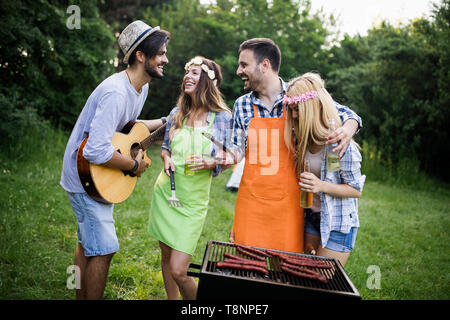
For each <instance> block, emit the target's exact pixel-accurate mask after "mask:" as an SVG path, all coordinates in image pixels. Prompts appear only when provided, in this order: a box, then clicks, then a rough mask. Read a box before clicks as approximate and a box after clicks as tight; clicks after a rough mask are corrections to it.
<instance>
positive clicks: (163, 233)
mask: <svg viewBox="0 0 450 320" xmlns="http://www.w3.org/2000/svg"><path fill="white" fill-rule="evenodd" d="M215 115H216V114H215V113H214V112H213V113H212V114H211V120H210V122H209V126H208V127H207V129H206V131H207V132H209V133H211V130H212V124H213V123H214V118H215ZM185 124H186V120H184V121H183V125H182V127H181V129H179V130H178V132H176V133H175V135H174V137H173V140H172V142H171V151H172V154H171V157H172V160H173V162H174V165H175V174H174V178H175V189H176V190H175V193H176V196H177V198H178V199H179V200H180V201H181V202H182V203H183V207H182V208H173V207H169V205H168V202H167V199H169V198H170V197H171V195H172V193H171V190H170V177H168V176H167V174H166V173H165V172H164V168H163V169H162V170H161V173H160V174H159V176H158V178H157V180H156V182H155V187H154V191H153V197H152V205H151V209H150V219H149V233H150V236H152V237H154V238H156V239H158V240H159V241H161V242H163V243H164V244H166V245H168V246H169V247H171V248H173V249H175V250H178V251H181V252H184V253H187V254H190V255H193V254H194V252H195V248H196V247H197V242H198V239H199V238H200V235H201V233H202V229H203V225H204V222H205V218H206V213H207V211H208V203H209V193H210V189H211V180H212V174H211V170H199V171H197V172H196V174H195V175H186V174H185V170H184V165H185V157H186V154H187V153H188V152H189V150H192V145H193V146H194V148H195V150H194V153H195V154H196V155H202V154H209V153H210V151H211V142H210V141H208V139H206V138H205V137H203V136H202V134H201V132H203V131H204V129H201V128H192V127H186V125H185ZM192 139H193V140H192ZM192 141H194V143H193V144H192Z"/></svg>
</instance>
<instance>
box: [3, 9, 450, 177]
mask: <svg viewBox="0 0 450 320" xmlns="http://www.w3.org/2000/svg"><path fill="white" fill-rule="evenodd" d="M71 4H76V5H78V6H79V7H80V9H81V29H74V30H70V29H69V28H67V27H66V21H67V19H68V18H69V16H70V14H69V13H67V12H66V10H67V7H68V6H69V5H71ZM449 12H450V10H449V0H442V2H441V3H440V4H439V5H435V9H434V11H433V15H432V17H431V18H430V19H428V20H427V19H425V18H417V19H415V20H413V21H410V22H409V23H407V24H405V25H398V26H393V25H390V24H389V23H387V22H382V23H381V24H380V25H377V26H374V27H373V28H372V29H371V30H369V33H368V35H367V36H359V35H357V36H355V37H350V36H348V35H346V36H345V38H344V39H343V40H341V41H338V40H337V39H338V38H337V36H338V32H337V30H336V28H335V25H336V21H335V18H334V17H333V16H332V15H326V14H324V13H322V12H312V10H311V6H310V0H273V1H267V0H245V1H244V0H217V1H213V2H211V4H202V3H200V1H199V0H168V1H156V0H138V1H118V0H102V1H95V0H85V1H79V2H78V3H77V2H76V1H75V2H72V1H54V0H40V1H31V0H22V1H9V2H7V1H2V6H1V13H0V39H1V46H0V75H1V76H0V103H1V105H2V109H3V112H2V113H1V119H0V120H1V121H0V144H1V145H2V148H8V146H9V145H13V144H14V143H11V141H14V142H15V141H17V140H19V139H20V136H23V132H24V129H26V128H30V127H33V128H36V130H38V131H39V128H42V126H45V125H47V126H49V125H50V126H53V127H60V128H62V129H63V130H66V131H69V130H71V128H72V126H73V124H74V123H75V121H76V118H77V115H78V114H79V112H80V111H81V109H82V108H83V106H84V103H85V101H86V100H87V98H88V96H89V95H90V93H91V92H92V91H93V89H94V88H95V87H96V86H97V85H98V84H99V83H100V82H101V81H102V80H103V79H104V78H106V77H107V76H108V75H110V74H112V73H113V72H117V71H120V70H122V69H124V68H125V65H123V64H122V63H121V58H122V53H121V52H120V50H119V47H118V45H117V41H116V39H117V37H118V35H119V33H120V31H121V30H122V29H123V28H124V27H125V26H126V25H127V24H128V23H130V22H131V21H133V20H136V19H142V20H144V21H146V22H147V23H148V24H150V25H152V26H156V25H159V26H161V28H163V29H166V30H168V31H170V32H171V34H172V38H171V41H170V44H169V47H168V57H169V61H170V62H169V64H168V66H167V67H166V77H165V79H164V80H162V81H154V82H152V83H151V92H150V95H149V98H148V100H147V103H146V105H145V107H144V110H143V113H142V116H141V117H142V118H156V117H161V116H163V115H167V114H168V113H169V112H170V110H171V109H172V108H173V107H174V105H175V102H176V100H177V96H178V93H179V87H180V83H181V78H182V74H183V66H184V64H185V63H186V61H187V60H189V59H190V58H191V57H193V56H195V55H203V56H206V57H208V58H211V59H214V60H216V61H217V62H218V63H219V64H220V65H221V66H222V69H223V76H224V82H223V85H222V87H221V89H222V93H223V95H224V97H225V99H226V101H227V102H228V104H229V106H230V107H232V106H233V104H234V101H235V99H236V98H237V97H238V96H240V95H241V94H242V91H241V88H242V83H241V80H240V79H239V78H238V77H237V76H236V74H235V72H236V67H237V58H238V53H237V49H238V47H239V44H240V43H241V42H242V41H244V40H245V39H248V38H251V37H270V38H272V39H273V40H274V41H275V42H276V43H277V44H278V45H279V47H280V49H281V51H282V54H283V57H282V66H281V71H280V76H281V77H282V78H283V79H284V80H286V81H287V80H289V79H290V78H292V77H295V76H298V75H300V74H302V73H304V72H308V71H315V72H319V73H320V74H322V76H323V77H324V79H326V84H327V86H328V88H329V91H330V92H331V93H332V94H333V96H334V98H335V99H336V100H337V101H338V102H340V103H342V104H346V105H348V106H349V107H351V108H352V109H353V110H355V111H356V112H357V113H358V114H359V115H360V116H361V117H362V119H363V130H361V131H360V133H359V134H358V135H357V136H356V139H357V140H358V141H359V142H362V141H364V142H365V143H366V146H367V148H366V149H367V150H366V151H368V150H369V149H370V152H369V153H370V154H371V156H372V157H373V158H374V159H376V160H377V161H379V162H380V163H381V164H382V165H384V166H386V167H387V168H388V169H389V170H392V171H393V172H394V171H397V169H396V168H397V167H398V166H399V164H402V163H403V166H407V167H410V168H412V169H413V170H416V171H419V170H424V171H425V172H427V173H429V174H432V175H434V176H437V177H439V178H441V179H444V180H445V179H448V178H449V172H450V170H449V169H448V166H447V165H446V157H444V156H442V150H445V146H446V145H447V144H448V139H449V134H448V128H449V119H450V117H449V112H450V111H449V110H450V108H449V105H450V103H449V102H450V101H449V94H450V93H449V92H450V90H449V84H450V71H449V65H450V63H449V43H448V39H449V30H450V28H449V15H450V13H449Z"/></svg>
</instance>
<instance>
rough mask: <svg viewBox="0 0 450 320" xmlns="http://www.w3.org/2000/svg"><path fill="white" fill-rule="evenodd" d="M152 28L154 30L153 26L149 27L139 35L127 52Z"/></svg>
mask: <svg viewBox="0 0 450 320" xmlns="http://www.w3.org/2000/svg"><path fill="white" fill-rule="evenodd" d="M150 30H152V28H149V29H147V30H145V31H144V32H142V33H141V35H140V36H139V37H137V39H136V40H134V42H133V44H132V45H131V46H130V47H129V48H128V50H127V53H128V52H129V51H130V49H131V48H133V46H134V45H135V44H136V43H137V42H138V41H139V40H140V39H141V38H142V37H143V36H145V35H146V34H147V33H148V32H149V31H150Z"/></svg>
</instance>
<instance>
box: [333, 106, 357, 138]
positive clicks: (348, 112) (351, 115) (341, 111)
mask: <svg viewBox="0 0 450 320" xmlns="http://www.w3.org/2000/svg"><path fill="white" fill-rule="evenodd" d="M334 103H335V105H336V109H337V112H338V115H339V117H340V118H341V121H342V123H344V122H345V121H347V120H348V119H354V120H356V121H357V122H358V125H359V127H358V130H357V131H356V132H358V131H359V130H360V129H361V128H362V120H361V117H360V116H358V115H357V114H356V113H355V112H354V111H353V110H352V109H350V108H349V107H347V106H343V105H341V104H339V103H337V102H336V101H335V102H334Z"/></svg>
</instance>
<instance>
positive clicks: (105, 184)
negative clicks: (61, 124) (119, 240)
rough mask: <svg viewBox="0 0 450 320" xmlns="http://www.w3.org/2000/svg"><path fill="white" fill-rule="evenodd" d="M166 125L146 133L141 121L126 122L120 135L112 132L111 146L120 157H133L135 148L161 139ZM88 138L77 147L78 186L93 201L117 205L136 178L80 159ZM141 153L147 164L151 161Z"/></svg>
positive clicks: (135, 152) (132, 186) (131, 191)
mask: <svg viewBox="0 0 450 320" xmlns="http://www.w3.org/2000/svg"><path fill="white" fill-rule="evenodd" d="M166 125H167V123H165V124H163V125H162V126H161V127H159V128H158V129H156V130H155V131H153V132H152V133H150V131H149V130H148V128H147V126H146V125H145V124H144V123H142V122H129V123H128V124H127V125H125V127H124V129H123V130H122V131H121V132H116V133H114V136H113V138H112V145H113V146H114V149H115V150H116V151H117V152H120V153H121V154H122V155H124V156H129V157H131V158H133V159H134V158H135V157H136V155H137V153H138V151H139V149H142V150H144V151H145V150H146V149H147V148H148V147H149V146H150V145H151V144H152V143H153V142H155V141H157V140H162V139H163V138H164V134H165V129H166ZM88 138H89V136H87V137H86V138H85V139H84V140H83V141H82V142H81V144H80V147H79V148H78V152H77V171H78V177H79V178H80V182H81V185H82V186H83V188H84V190H85V191H86V193H87V194H88V195H89V196H90V197H91V198H92V199H94V200H95V201H98V202H102V203H120V202H123V201H125V200H126V199H127V198H128V197H129V196H130V195H131V193H133V190H134V187H135V186H136V183H137V176H136V175H135V174H133V173H132V172H130V171H125V170H120V169H114V168H108V167H106V166H104V165H96V164H92V163H90V162H89V161H87V160H86V159H85V158H84V157H83V149H84V146H85V145H86V142H87V140H88ZM143 154H144V160H145V161H146V162H147V163H148V164H149V166H150V165H151V163H152V160H151V159H150V158H149V157H148V156H147V154H146V152H144V153H143Z"/></svg>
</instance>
